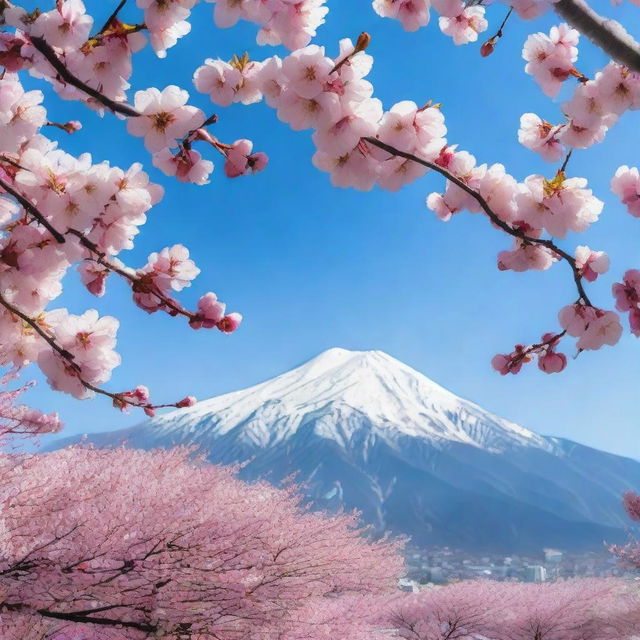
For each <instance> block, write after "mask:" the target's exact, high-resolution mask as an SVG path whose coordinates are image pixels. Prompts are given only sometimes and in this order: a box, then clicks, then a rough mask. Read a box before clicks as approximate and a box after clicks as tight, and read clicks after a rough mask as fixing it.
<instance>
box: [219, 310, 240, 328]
mask: <svg viewBox="0 0 640 640" xmlns="http://www.w3.org/2000/svg"><path fill="white" fill-rule="evenodd" d="M241 322H242V316H241V315H240V314H239V313H230V314H229V315H228V316H225V317H224V318H222V320H220V322H218V325H217V326H218V329H220V331H222V333H233V332H234V331H235V330H236V329H237V328H238V327H239V326H240V323H241Z"/></svg>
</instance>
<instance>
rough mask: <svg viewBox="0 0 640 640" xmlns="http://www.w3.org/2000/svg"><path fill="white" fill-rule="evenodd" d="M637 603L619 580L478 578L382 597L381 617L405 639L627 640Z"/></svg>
mask: <svg viewBox="0 0 640 640" xmlns="http://www.w3.org/2000/svg"><path fill="white" fill-rule="evenodd" d="M639 604H640V603H639V602H638V594H637V593H636V592H635V590H634V588H633V587H631V588H630V587H629V584H627V583H625V582H624V581H621V580H612V579H606V580H605V579H576V580H567V581H558V582H553V583H541V584H524V583H508V582H500V583H498V582H490V581H486V580H479V581H475V582H461V583H457V584H453V585H449V586H446V587H442V588H433V589H427V590H426V591H424V592H422V593H419V594H415V595H411V596H406V597H404V598H396V599H395V600H394V599H388V600H387V604H386V607H383V609H382V611H383V613H382V615H381V617H380V621H381V623H382V624H385V625H388V626H389V627H390V628H392V629H394V630H395V631H396V633H397V635H398V636H399V637H401V638H403V639H404V640H476V639H479V638H483V639H485V638H486V639H488V640H630V638H631V637H632V636H633V633H634V630H635V629H637V623H638V605H639Z"/></svg>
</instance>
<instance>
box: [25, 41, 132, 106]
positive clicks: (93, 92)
mask: <svg viewBox="0 0 640 640" xmlns="http://www.w3.org/2000/svg"><path fill="white" fill-rule="evenodd" d="M31 42H32V43H33V46H34V47H35V48H36V49H37V50H38V51H39V52H40V53H41V54H42V55H43V56H44V57H45V58H46V60H47V61H48V62H49V64H50V65H51V66H52V67H53V68H54V69H55V70H56V71H57V73H58V75H59V76H60V77H61V78H62V79H63V80H64V81H65V82H66V83H67V84H70V85H71V86H73V87H75V88H76V89H80V91H82V92H84V93H86V94H87V95H88V96H91V97H92V98H94V99H95V100H97V101H98V102H99V103H100V104H102V105H104V106H105V107H107V108H108V109H110V110H111V111H113V112H114V113H120V114H122V115H125V116H129V117H132V118H135V117H138V116H140V115H142V114H140V113H139V112H138V111H136V110H135V109H134V108H133V107H132V106H130V105H128V104H126V103H125V102H116V101H115V100H112V99H111V98H108V97H107V96H105V95H104V94H103V93H100V91H98V90H97V89H93V88H92V87H90V86H89V85H88V84H86V83H85V82H83V81H82V80H80V79H79V78H76V76H74V75H73V74H72V73H71V71H69V69H67V67H66V66H65V65H64V63H63V62H62V61H61V60H60V58H58V56H57V55H56V52H55V51H54V50H53V49H52V48H51V46H50V45H49V44H48V43H47V42H46V41H45V40H44V39H43V38H40V37H37V36H31Z"/></svg>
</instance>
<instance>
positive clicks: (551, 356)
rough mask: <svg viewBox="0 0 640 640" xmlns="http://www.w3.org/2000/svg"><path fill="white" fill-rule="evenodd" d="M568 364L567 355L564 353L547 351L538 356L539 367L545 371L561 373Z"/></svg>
mask: <svg viewBox="0 0 640 640" xmlns="http://www.w3.org/2000/svg"><path fill="white" fill-rule="evenodd" d="M566 366H567V356H565V355H564V353H556V352H555V351H547V352H546V353H545V354H543V355H541V356H540V357H539V358H538V367H539V368H540V370H541V371H544V372H545V373H560V372H561V371H562V370H563V369H564V368H565V367H566Z"/></svg>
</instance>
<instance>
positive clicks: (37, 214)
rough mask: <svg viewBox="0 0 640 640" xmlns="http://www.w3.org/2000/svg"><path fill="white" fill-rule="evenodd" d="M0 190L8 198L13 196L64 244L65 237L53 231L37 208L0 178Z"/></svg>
mask: <svg viewBox="0 0 640 640" xmlns="http://www.w3.org/2000/svg"><path fill="white" fill-rule="evenodd" d="M0 188H2V190H3V191H6V192H7V193H8V194H9V195H10V196H13V197H14V198H15V199H16V200H17V201H18V202H19V203H20V205H21V206H22V207H23V208H24V209H25V210H26V211H28V212H29V213H30V214H31V215H32V216H33V217H34V218H35V219H36V220H37V221H38V222H39V223H40V224H41V225H42V226H43V227H44V228H45V229H46V230H47V231H48V232H49V233H50V234H51V235H52V236H53V237H54V238H55V239H56V241H57V242H59V243H60V244H63V243H64V242H66V239H65V237H64V236H63V235H62V234H61V233H60V232H59V231H58V230H57V229H55V228H54V227H53V226H52V225H51V223H50V222H49V221H48V220H47V219H46V218H45V217H44V216H43V215H42V213H40V211H39V210H38V208H37V207H36V206H34V205H33V204H32V203H31V202H30V201H29V200H28V199H27V198H25V197H24V196H23V195H22V194H21V193H20V192H19V191H16V190H15V189H14V188H13V187H12V186H11V185H9V184H8V183H7V182H5V181H4V180H3V179H2V178H0Z"/></svg>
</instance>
